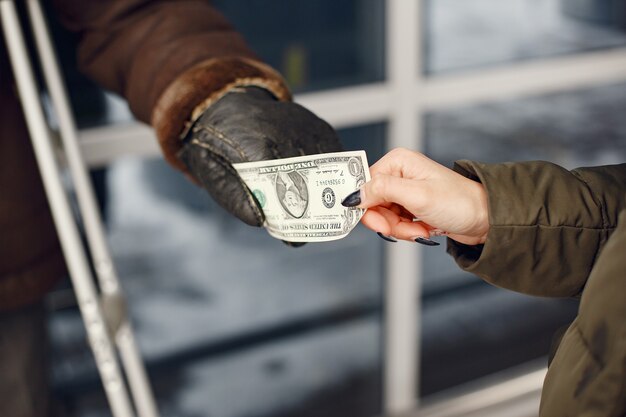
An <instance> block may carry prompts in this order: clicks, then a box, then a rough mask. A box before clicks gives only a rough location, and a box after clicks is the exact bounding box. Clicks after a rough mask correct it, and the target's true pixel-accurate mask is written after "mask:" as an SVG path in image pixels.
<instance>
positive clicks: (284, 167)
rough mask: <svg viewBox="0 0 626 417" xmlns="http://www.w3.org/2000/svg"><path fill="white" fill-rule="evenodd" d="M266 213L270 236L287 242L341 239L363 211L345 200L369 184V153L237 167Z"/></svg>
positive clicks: (342, 153)
mask: <svg viewBox="0 0 626 417" xmlns="http://www.w3.org/2000/svg"><path fill="white" fill-rule="evenodd" d="M233 166H234V167H235V169H236V170H237V172H238V173H239V176H240V177H241V178H242V179H243V181H244V182H245V183H246V185H247V186H248V188H249V189H250V191H252V194H253V195H254V198H255V199H256V201H257V203H258V205H259V206H260V207H261V208H262V210H263V213H264V214H265V224H264V226H265V228H266V229H267V231H268V232H269V234H270V235H272V236H274V237H275V238H277V239H282V240H286V241H289V242H323V241H328V240H335V239H341V238H342V237H344V236H346V235H347V234H348V233H350V231H351V230H352V229H353V228H354V227H355V226H356V225H357V224H358V222H359V220H360V219H361V217H362V216H363V213H365V211H364V210H362V209H359V208H347V207H344V206H342V205H341V200H342V199H343V198H345V197H346V196H347V195H348V194H350V193H352V192H353V191H356V190H357V189H358V188H359V187H360V186H361V185H363V184H364V183H365V182H366V181H369V180H370V173H369V165H368V164H367V155H366V154H365V151H352V152H337V153H326V154H318V155H307V156H298V157H295V158H285V159H273V160H269V161H260V162H247V163H242V164H234V165H233Z"/></svg>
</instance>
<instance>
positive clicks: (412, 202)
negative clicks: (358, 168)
mask: <svg viewBox="0 0 626 417" xmlns="http://www.w3.org/2000/svg"><path fill="white" fill-rule="evenodd" d="M370 172H371V174H372V180H371V181H369V182H367V183H366V184H365V185H363V187H361V189H360V190H359V191H357V192H355V193H353V194H350V195H349V196H348V197H346V198H345V199H344V201H342V204H344V205H345V206H352V207H353V206H358V207H361V208H367V209H368V211H367V212H366V213H365V215H364V216H363V218H362V219H361V222H362V223H363V224H364V225H365V226H367V227H368V228H370V229H372V230H373V231H375V232H378V233H381V234H383V235H387V236H393V237H396V238H398V239H403V240H412V241H418V242H419V241H420V240H421V243H426V244H429V242H431V241H429V240H428V238H429V237H430V236H436V235H441V234H445V235H447V236H448V237H450V238H451V239H454V240H456V241H458V242H460V243H464V244H467V245H476V244H480V243H484V242H485V239H486V237H487V232H488V231H489V219H488V206H487V194H486V193H485V189H484V188H483V186H482V184H480V183H479V182H476V181H472V180H470V179H468V178H465V177H463V176H462V175H460V174H458V173H456V172H454V171H452V170H450V169H448V168H446V167H444V166H442V165H440V164H438V163H437V162H435V161H433V160H431V159H429V158H427V157H426V156H424V155H423V154H421V153H418V152H413V151H409V150H407V149H400V148H399V149H394V150H392V151H391V152H389V153H387V154H386V155H385V156H384V157H382V158H381V159H380V160H379V161H378V162H376V163H375V164H374V165H372V166H371V168H370ZM416 219H417V220H416ZM424 239H426V240H424Z"/></svg>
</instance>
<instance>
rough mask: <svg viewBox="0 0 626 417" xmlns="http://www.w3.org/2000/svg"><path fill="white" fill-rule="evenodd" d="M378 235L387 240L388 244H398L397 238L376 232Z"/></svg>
mask: <svg viewBox="0 0 626 417" xmlns="http://www.w3.org/2000/svg"><path fill="white" fill-rule="evenodd" d="M376 234H377V235H378V236H380V238H381V239H383V240H386V241H387V242H392V243H396V242H397V240H396V239H395V238H393V237H391V236H387V235H383V234H382V233H380V232H376Z"/></svg>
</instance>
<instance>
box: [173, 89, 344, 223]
mask: <svg viewBox="0 0 626 417" xmlns="http://www.w3.org/2000/svg"><path fill="white" fill-rule="evenodd" d="M341 150H342V148H341V144H340V142H339V138H338V136H337V134H336V133H335V131H334V130H333V128H332V127H331V126H330V125H329V124H328V123H326V122H325V121H323V120H322V119H320V118H319V117H317V116H316V115H314V114H313V113H311V112H310V111H308V110H307V109H305V108H304V107H302V106H300V105H298V104H295V103H293V102H283V101H278V100H276V99H275V98H274V96H273V95H272V94H271V93H269V92H268V91H267V90H264V89H262V88H258V87H246V88H237V89H233V90H232V91H231V92H229V93H228V94H226V95H225V96H224V97H222V98H221V99H220V100H218V101H217V102H216V103H214V104H213V105H211V106H210V107H209V108H208V109H207V110H205V112H204V113H203V114H202V116H200V118H198V120H196V122H195V123H194V124H193V125H192V127H191V128H190V130H189V132H188V133H187V134H186V136H185V138H184V145H183V147H182V149H181V151H180V152H179V154H178V156H179V158H180V159H181V160H182V161H183V162H184V163H185V165H187V167H188V168H189V171H190V172H191V173H192V174H193V175H194V176H195V177H196V179H198V180H199V181H200V183H201V184H202V186H203V187H204V188H206V190H207V191H208V192H209V193H210V194H211V195H212V196H213V198H214V199H215V200H216V201H217V202H218V203H219V204H220V205H221V206H222V207H224V208H225V209H226V210H228V211H229V212H230V213H232V214H234V215H235V216H237V217H238V218H239V219H241V220H242V221H243V222H245V223H247V224H249V225H252V226H261V225H262V224H263V221H264V220H265V218H264V215H263V211H262V210H261V209H260V208H259V206H258V205H257V202H256V200H255V198H254V197H253V196H252V193H250V190H248V188H247V187H246V185H245V184H244V183H243V181H242V180H241V178H240V177H239V175H238V174H237V172H236V171H235V169H234V168H233V167H232V164H235V163H239V162H252V161H260V160H265V159H276V158H288V157H292V156H300V155H306V154H316V153H325V152H338V151H341Z"/></svg>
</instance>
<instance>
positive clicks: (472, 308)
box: [421, 84, 626, 395]
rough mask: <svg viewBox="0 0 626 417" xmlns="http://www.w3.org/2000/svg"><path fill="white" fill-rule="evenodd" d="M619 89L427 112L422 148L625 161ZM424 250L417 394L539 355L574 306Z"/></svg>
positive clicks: (448, 161)
mask: <svg viewBox="0 0 626 417" xmlns="http://www.w3.org/2000/svg"><path fill="white" fill-rule="evenodd" d="M624 91H626V84H618V85H609V86H604V87H598V88H593V89H588V90H583V91H574V92H567V93H560V94H551V95H546V96H542V97H534V98H526V99H517V100H508V101H501V102H494V103H489V104H482V105H475V106H470V107H464V108H458V109H453V110H445V111H437V112H433V113H429V114H427V115H426V116H425V131H426V151H427V154H428V155H429V156H431V157H432V158H434V159H436V160H438V161H440V162H441V163H443V164H445V165H447V166H452V163H453V161H455V160H457V159H470V160H478V161H484V162H504V161H520V160H547V161H552V162H555V163H557V164H559V165H562V166H565V167H567V168H570V169H572V168H575V167H579V166H593V165H605V164H613V163H618V162H624V158H625V157H626V119H625V118H624V108H626V94H625V93H624ZM440 241H441V242H442V243H444V241H443V240H441V239H440ZM425 251H427V252H428V262H424V287H423V327H422V332H423V333H422V379H421V381H422V393H421V394H422V395H428V394H431V393H433V392H436V391H439V390H442V389H445V388H449V387H451V386H454V385H457V384H459V383H462V382H466V381H469V380H472V379H475V378H478V377H480V376H484V375H487V374H490V373H493V372H496V371H499V370H503V369H506V368H508V367H510V366H513V365H517V364H521V363H524V362H526V361H529V360H532V359H536V358H540V357H543V356H545V355H547V353H548V351H549V347H550V343H551V340H552V336H553V333H554V332H555V330H556V329H557V328H559V327H561V326H563V325H566V324H568V323H569V322H570V321H571V319H572V318H573V316H574V315H575V313H576V309H577V303H576V301H573V300H555V299H545V298H537V297H529V296H524V295H520V294H516V293H513V292H510V291H506V290H502V289H499V288H495V287H492V286H490V285H488V284H486V283H484V282H483V281H481V280H480V279H479V278H477V277H475V276H473V275H471V274H468V273H463V272H461V271H460V270H459V269H458V267H457V266H456V264H455V263H454V261H453V259H452V258H451V257H450V256H448V255H447V254H446V253H445V251H443V250H439V251H437V250H429V249H428V248H426V249H425ZM540 362H541V363H542V364H545V363H546V362H545V360H541V361H540Z"/></svg>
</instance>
